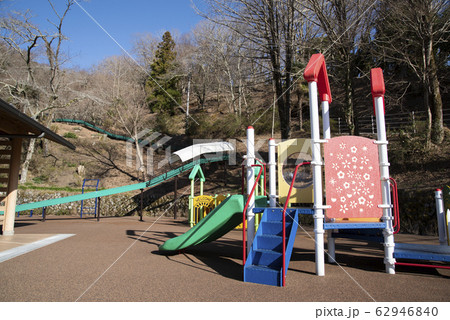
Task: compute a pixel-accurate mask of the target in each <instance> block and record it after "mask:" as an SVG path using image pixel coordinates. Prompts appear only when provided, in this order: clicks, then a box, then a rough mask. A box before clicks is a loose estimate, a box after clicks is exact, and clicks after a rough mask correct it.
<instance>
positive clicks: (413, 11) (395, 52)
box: [375, 0, 450, 144]
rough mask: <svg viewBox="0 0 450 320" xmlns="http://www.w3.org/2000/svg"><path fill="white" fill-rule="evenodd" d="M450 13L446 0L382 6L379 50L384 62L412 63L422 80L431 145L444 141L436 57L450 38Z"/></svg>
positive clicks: (413, 0)
mask: <svg viewBox="0 0 450 320" xmlns="http://www.w3.org/2000/svg"><path fill="white" fill-rule="evenodd" d="M449 15H450V3H449V2H448V1H445V0H395V1H391V0H389V1H384V3H383V5H382V6H380V9H379V18H378V19H379V20H378V22H377V25H378V28H377V29H378V32H377V35H376V37H375V44H376V45H377V52H378V53H380V55H379V56H381V57H380V58H381V59H382V61H383V62H394V63H397V64H403V65H406V66H408V68H409V69H410V70H411V71H412V72H413V74H414V75H415V76H416V77H417V79H419V80H420V82H421V84H422V88H423V98H424V105H425V108H426V110H427V112H428V115H429V116H428V119H429V121H428V130H427V144H429V142H433V143H436V144H440V143H442V141H443V140H444V124H443V114H442V107H443V103H442V97H441V93H440V88H439V78H438V70H437V63H436V60H437V55H438V53H439V50H437V47H438V45H439V44H441V43H444V42H446V43H448V42H449V41H450V16H449ZM447 54H448V52H447ZM447 59H448V58H447ZM447 61H448V60H447Z"/></svg>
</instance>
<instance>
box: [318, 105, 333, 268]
mask: <svg viewBox="0 0 450 320" xmlns="http://www.w3.org/2000/svg"><path fill="white" fill-rule="evenodd" d="M320 105H321V108H322V131H323V133H322V134H323V139H324V140H328V139H331V128H330V104H329V103H328V101H327V100H324V101H322V102H321V104H320ZM333 232H334V230H331V229H329V230H327V249H328V262H330V263H335V262H336V260H335V259H336V245H335V242H336V241H335V239H334V238H333Z"/></svg>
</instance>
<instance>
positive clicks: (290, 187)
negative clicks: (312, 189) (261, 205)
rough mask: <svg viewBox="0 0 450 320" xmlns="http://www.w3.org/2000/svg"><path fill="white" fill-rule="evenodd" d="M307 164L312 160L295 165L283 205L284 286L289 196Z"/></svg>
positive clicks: (283, 279) (284, 283) (284, 280)
mask: <svg viewBox="0 0 450 320" xmlns="http://www.w3.org/2000/svg"><path fill="white" fill-rule="evenodd" d="M305 164H311V162H302V163H299V164H298V165H296V166H295V170H294V176H293V178H292V181H291V185H290V186H289V192H288V194H287V197H286V202H285V203H284V207H283V255H282V258H283V269H282V270H281V279H282V286H283V287H284V286H285V285H286V270H285V269H286V210H287V206H288V204H289V198H290V197H291V193H292V188H293V187H294V183H295V177H296V176H297V171H298V168H300V167H301V166H303V165H305Z"/></svg>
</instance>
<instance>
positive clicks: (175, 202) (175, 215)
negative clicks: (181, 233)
mask: <svg viewBox="0 0 450 320" xmlns="http://www.w3.org/2000/svg"><path fill="white" fill-rule="evenodd" d="M177 198H178V176H175V190H174V192H173V219H174V220H176V219H177Z"/></svg>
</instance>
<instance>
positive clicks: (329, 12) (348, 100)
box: [301, 0, 376, 134]
mask: <svg viewBox="0 0 450 320" xmlns="http://www.w3.org/2000/svg"><path fill="white" fill-rule="evenodd" d="M375 4H376V1H373V0H305V1H302V5H301V7H302V8H303V10H305V11H306V12H308V13H310V12H312V13H313V15H312V16H310V17H308V16H306V15H305V18H308V19H311V18H312V20H311V21H312V22H314V23H317V25H318V26H319V27H320V28H321V29H322V31H323V35H322V38H323V41H324V42H325V45H326V46H327V50H326V51H327V52H325V54H326V56H327V57H328V58H329V59H328V61H327V62H328V64H329V65H332V67H333V68H334V69H335V70H336V72H335V73H334V74H335V78H336V80H337V81H336V84H338V85H339V86H340V87H341V88H342V90H343V92H344V104H343V113H344V118H345V122H346V124H347V126H348V129H349V131H350V134H355V119H354V117H355V114H354V94H353V92H354V79H355V78H356V76H357V75H358V73H360V70H358V68H357V67H358V66H357V63H356V61H357V59H358V51H361V50H363V48H364V46H367V44H368V43H367V40H368V39H369V35H370V33H371V32H372V30H373V26H372V23H373V17H374V13H375ZM305 11H302V12H305Z"/></svg>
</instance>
